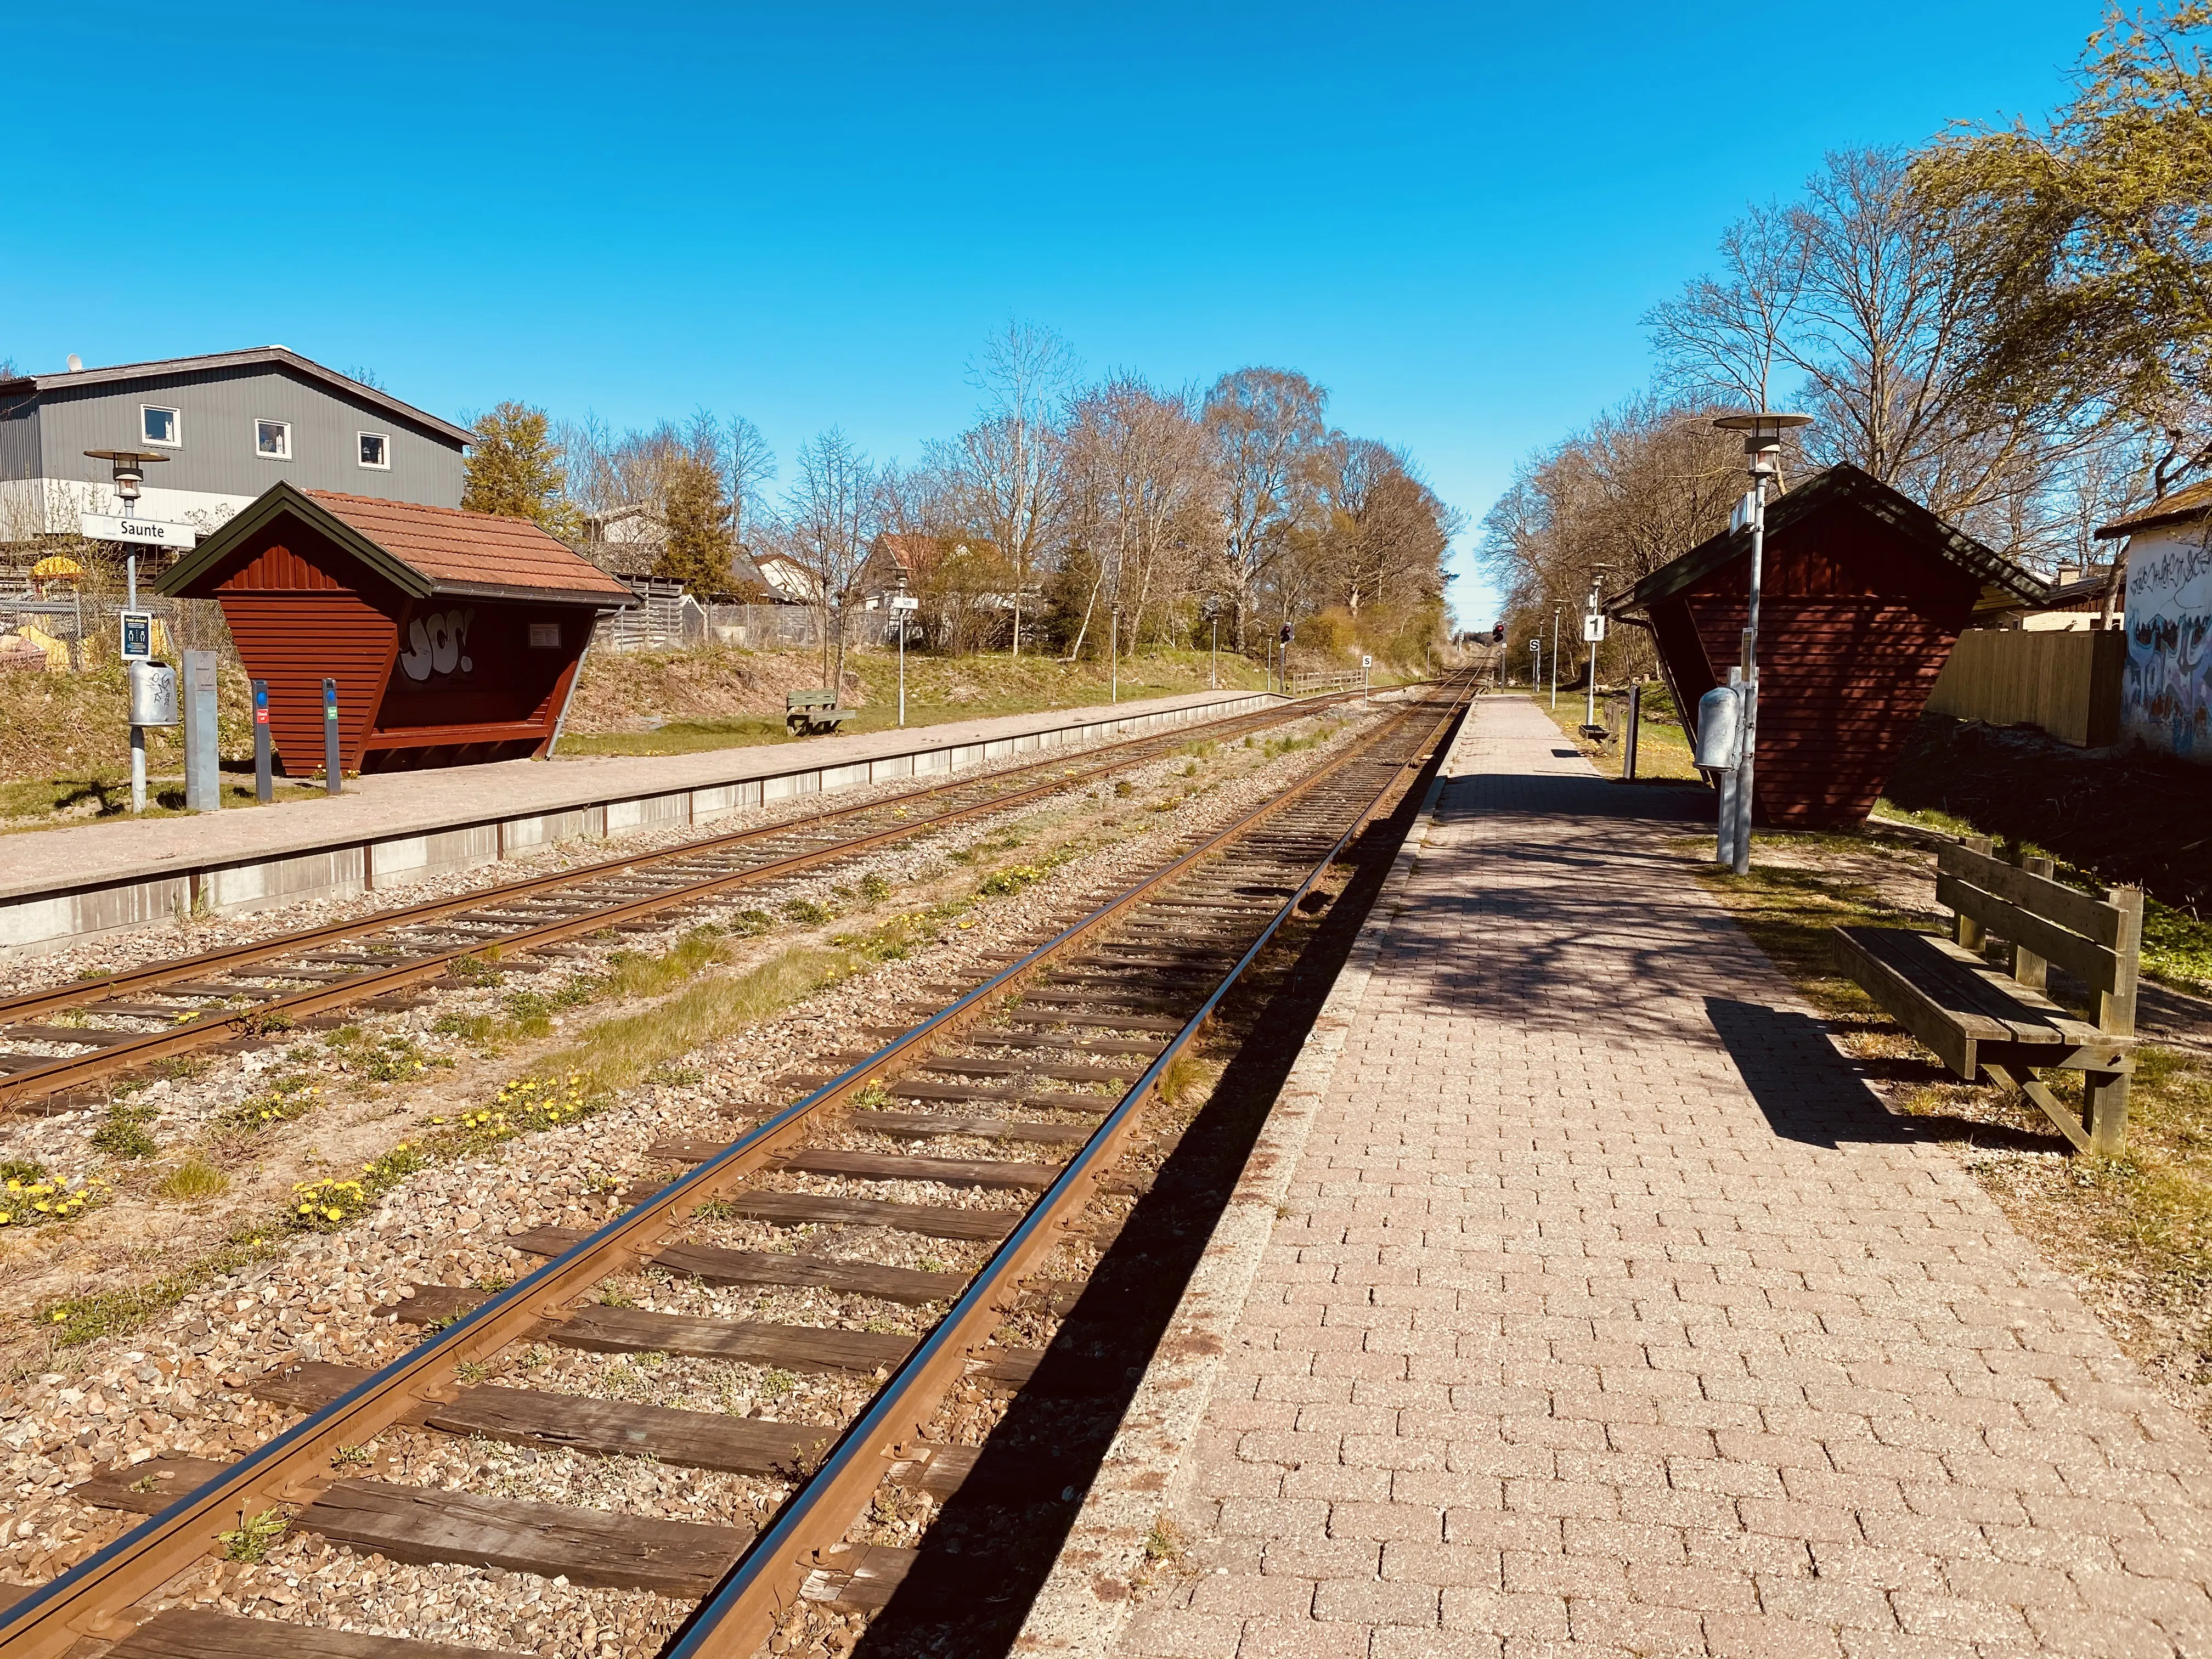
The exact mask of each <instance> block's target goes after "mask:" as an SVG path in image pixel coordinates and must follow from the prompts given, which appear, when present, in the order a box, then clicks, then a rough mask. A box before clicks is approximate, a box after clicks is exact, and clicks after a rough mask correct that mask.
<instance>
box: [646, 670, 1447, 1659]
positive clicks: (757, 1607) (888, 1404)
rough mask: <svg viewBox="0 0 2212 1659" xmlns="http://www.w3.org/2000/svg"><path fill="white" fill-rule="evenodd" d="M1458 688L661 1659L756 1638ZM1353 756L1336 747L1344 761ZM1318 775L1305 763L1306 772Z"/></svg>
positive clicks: (713, 1657)
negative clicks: (1172, 1068) (1178, 1058)
mask: <svg viewBox="0 0 2212 1659" xmlns="http://www.w3.org/2000/svg"><path fill="white" fill-rule="evenodd" d="M1469 697H1470V694H1468V693H1467V692H1466V691H1464V690H1462V691H1460V692H1458V693H1456V694H1455V696H1454V699H1453V702H1452V703H1451V706H1450V708H1449V709H1448V710H1447V711H1446V713H1445V714H1443V716H1442V718H1440V719H1439V720H1438V721H1437V725H1436V726H1435V729H1434V731H1433V732H1431V740H1430V742H1429V743H1428V744H1426V745H1424V747H1425V748H1426V749H1427V750H1428V752H1425V753H1421V754H1419V755H1418V756H1417V757H1412V758H1409V759H1407V761H1405V762H1403V763H1401V764H1400V765H1398V766H1396V767H1395V768H1393V769H1392V771H1391V774H1390V776H1389V778H1388V779H1387V780H1386V781H1384V782H1383V784H1382V786H1381V787H1379V788H1377V789H1376V792H1375V793H1374V795H1373V796H1372V797H1371V798H1370V799H1369V801H1368V802H1367V804H1366V805H1364V806H1363V807H1362V808H1361V809H1360V811H1359V812H1358V815H1357V816H1356V817H1354V819H1353V820H1352V823H1351V824H1350V825H1349V826H1348V827H1347V828H1346V829H1345V830H1344V832H1343V833H1342V834H1341V835H1340V836H1338V837H1337V839H1336V840H1335V842H1334V843H1332V844H1331V845H1330V847H1329V848H1328V851H1327V852H1326V853H1323V854H1322V855H1321V856H1320V857H1319V858H1318V859H1317V860H1315V862H1314V865H1313V867H1312V868H1311V869H1310V871H1309V872H1307V874H1306V876H1305V878H1304V880H1302V881H1301V882H1299V884H1298V885H1297V890H1296V891H1295V892H1293V893H1292V894H1291V896H1289V897H1288V898H1286V899H1285V900H1284V901H1283V902H1282V903H1281V904H1280V905H1279V907H1277V908H1276V910H1275V913H1274V915H1273V916H1272V917H1270V918H1269V919H1268V921H1267V925H1266V926H1265V927H1262V928H1261V931H1260V933H1259V936H1258V937H1257V938H1256V939H1254V940H1253V941H1252V943H1251V945H1249V946H1248V947H1247V948H1246V950H1245V951H1244V952H1243V954H1242V955H1241V956H1240V957H1237V962H1236V963H1235V965H1234V966H1232V967H1231V968H1230V969H1229V970H1228V971H1227V972H1226V973H1225V975H1223V976H1222V977H1221V979H1220V980H1219V981H1218V982H1217V983H1216V984H1215V986H1214V987H1213V989H1212V992H1211V993H1209V994H1208V995H1207V996H1206V1000H1205V1002H1204V1003H1202V1004H1201V1005H1200V1007H1199V1009H1198V1011H1197V1012H1195V1013H1194V1014H1193V1015H1191V1017H1190V1018H1189V1019H1188V1020H1187V1021H1186V1022H1185V1023H1184V1024H1183V1027H1182V1030H1180V1031H1178V1032H1177V1033H1176V1035H1175V1036H1174V1037H1172V1038H1171V1039H1170V1041H1169V1042H1168V1044H1167V1046H1166V1047H1165V1048H1163V1049H1162V1050H1161V1052H1160V1053H1159V1054H1158V1055H1157V1056H1155V1057H1154V1059H1153V1060H1152V1063H1151V1064H1150V1065H1149V1066H1146V1069H1145V1072H1144V1074H1143V1076H1142V1077H1140V1078H1139V1079H1138V1080H1137V1081H1136V1082H1135V1083H1134V1084H1133V1085H1130V1087H1129V1090H1128V1092H1127V1094H1125V1095H1123V1096H1122V1097H1121V1103H1120V1104H1119V1105H1117V1106H1116V1107H1115V1109H1114V1110H1113V1111H1112V1112H1111V1113H1110V1114H1109V1115H1108V1116H1107V1117H1106V1118H1105V1120H1104V1121H1103V1122H1101V1123H1100V1125H1099V1127H1097V1130H1096V1131H1095V1132H1093V1133H1092V1134H1091V1139H1089V1140H1087V1141H1085V1143H1084V1145H1083V1146H1082V1148H1081V1149H1080V1150H1079V1152H1077V1153H1076V1154H1075V1156H1074V1157H1073V1158H1071V1159H1069V1161H1068V1162H1067V1164H1066V1166H1065V1167H1063V1168H1062V1169H1061V1170H1060V1175H1059V1176H1058V1178H1057V1179H1056V1180H1054V1182H1053V1183H1052V1185H1051V1186H1050V1187H1048V1188H1046V1190H1045V1192H1044V1194H1043V1195H1042V1197H1040V1198H1039V1199H1038V1200H1037V1201H1036V1204H1034V1205H1033V1206H1030V1210H1029V1212H1028V1213H1027V1214H1026V1215H1024V1217H1023V1218H1022V1221H1021V1223H1020V1225H1018V1226H1017V1227H1016V1228H1015V1229H1014V1231H1012V1233H1011V1234H1009V1235H1008V1236H1007V1237H1006V1241H1005V1242H1004V1243H1002V1244H1001V1245H1000V1247H999V1249H997V1250H996V1251H995V1252H994V1254H993V1255H992V1257H991V1259H990V1261H987V1263H985V1264H984V1266H983V1267H982V1269H981V1271H980V1272H979V1273H976V1275H975V1278H974V1279H970V1280H969V1284H968V1288H967V1289H966V1290H965V1291H963V1292H962V1293H961V1295H960V1297H959V1299H958V1300H957V1301H956V1302H955V1303H954V1304H953V1305H952V1307H951V1309H950V1310H947V1312H946V1313H945V1317H944V1318H943V1319H941V1320H939V1322H938V1323H937V1326H936V1328H934V1329H933V1330H932V1331H931V1332H930V1334H929V1335H928V1336H927V1337H925V1338H924V1339H923V1340H922V1341H921V1343H920V1344H919V1345H918V1346H916V1347H915V1350H914V1352H912V1353H910V1354H908V1356H907V1358H905V1359H904V1360H903V1361H902V1362H901V1364H899V1366H898V1368H897V1369H896V1370H895V1371H893V1373H892V1374H891V1376H890V1378H889V1379H888V1380H887V1381H886V1382H885V1383H884V1386H883V1387H882V1388H881V1389H878V1391H877V1393H876V1395H875V1397H874V1399H873V1400H872V1401H870V1402H869V1405H868V1407H867V1409H866V1411H864V1412H863V1413H861V1415H860V1417H859V1418H857V1419H854V1422H853V1424H852V1425H850V1426H849V1427H848V1429H847V1430H846V1431H845V1433H844V1434H843V1436H842V1437H840V1439H839V1440H838V1442H837V1443H836V1446H835V1447H833V1448H832V1449H831V1450H830V1452H829V1455H828V1456H827V1457H826V1458H825V1459H824V1460H823V1462H822V1464H821V1465H820V1467H819V1468H817V1470H816V1471H815V1473H814V1474H812V1475H811V1476H810V1477H809V1478H808V1480H806V1482H805V1485H804V1486H801V1487H800V1488H799V1491H798V1492H794V1493H793V1495H792V1496H791V1498H788V1499H787V1501H786V1502H785V1504H784V1505H783V1507H782V1509H781V1510H779V1511H778V1512H777V1515H776V1516H775V1520H774V1521H773V1522H770V1523H769V1526H768V1528H766V1529H765V1530H763V1532H762V1533H760V1534H759V1535H758V1536H757V1537H756V1538H755V1539H754V1540H753V1541H752V1542H751V1543H750V1545H748V1546H747V1547H746V1548H745V1551H744V1553H743V1554H742V1555H740V1556H739V1557H738V1559H737V1561H736V1563H735V1564H734V1565H732V1567H731V1569H730V1571H729V1573H728V1574H727V1575H726V1577H724V1578H723V1580H722V1582H721V1583H720V1584H719V1585H718V1586H717V1587H716V1588H715V1589H714V1592H713V1594H712V1595H709V1596H708V1599H707V1600H706V1601H702V1602H701V1603H700V1604H699V1606H698V1607H696V1608H695V1609H694V1610H693V1612H692V1614H691V1617H690V1619H689V1620H686V1621H685V1623H684V1627H683V1628H682V1630H680V1631H679V1632H678V1638H677V1640H676V1641H675V1642H674V1643H673V1644H671V1645H670V1646H669V1647H668V1648H666V1649H665V1650H664V1659H746V1656H749V1655H750V1654H752V1653H753V1652H754V1651H755V1650H757V1648H758V1647H759V1646H760V1644H762V1643H763V1642H764V1641H766V1640H767V1639H768V1638H769V1634H770V1633H771V1632H772V1630H773V1628H774V1626H775V1621H776V1620H777V1619H778V1618H779V1617H780V1616H781V1614H782V1613H784V1612H785V1611H786V1610H787V1608H788V1607H790V1606H791V1605H792V1604H793V1602H794V1601H796V1600H797V1598H798V1594H799V1585H800V1584H801V1583H803V1582H804V1581H805V1577H806V1575H807V1573H808V1572H810V1571H812V1570H813V1569H814V1568H815V1567H816V1566H817V1565H821V1562H820V1552H822V1551H823V1550H825V1549H827V1548H828V1547H830V1546H831V1545H834V1544H836V1543H837V1542H838V1541H840V1540H842V1538H843V1537H844V1535H845V1534H846V1532H847V1531H848V1529H849V1528H851V1526H852V1524H853V1517H854V1516H855V1515H857V1514H858V1513H860V1510H861V1509H863V1508H864V1507H865V1506H866V1504H867V1502H868V1499H869V1498H870V1496H871V1494H872V1493H873V1492H875V1490H876V1488H877V1487H878V1486H879V1485H881V1484H882V1481H883V1480H884V1475H885V1474H886V1473H887V1472H888V1471H889V1469H890V1462H891V1461H892V1460H893V1459H896V1458H898V1457H901V1456H903V1455H909V1454H910V1453H911V1452H912V1451H913V1450H914V1449H915V1447H913V1446H912V1445H911V1444H910V1443H908V1442H909V1440H910V1439H918V1438H919V1437H921V1434H922V1432H923V1431H925V1430H926V1429H927V1427H928V1425H929V1422H930V1419H932V1418H933V1416H934V1415H935V1414H936V1412H937V1410H938V1408H939V1405H940V1404H941V1403H942V1401H943V1398H944V1395H945V1392H946V1390H947V1389H950V1387H951V1385H952V1384H953V1383H955V1382H957V1380H958V1379H959V1377H960V1376H962V1375H963V1374H964V1373H965V1370H966V1366H967V1362H968V1360H969V1358H973V1357H975V1355H976V1354H977V1353H978V1352H980V1351H981V1348H982V1346H983V1345H982V1339H983V1338H986V1337H987V1336H988V1335H989V1334H991V1331H992V1329H993V1328H994V1327H995V1326H996V1325H997V1323H998V1322H999V1321H1000V1320H1001V1319H1003V1318H1004V1317H1006V1316H1007V1315H1009V1314H1011V1313H1012V1312H1013V1311H1014V1309H1015V1304H1016V1299H1017V1293H1018V1285H1019V1283H1020V1281H1021V1280H1022V1279H1025V1278H1027V1277H1028V1276H1029V1275H1030V1273H1032V1272H1034V1271H1035V1270H1036V1267H1038V1265H1040V1263H1041V1262H1042V1259H1043V1258H1044V1257H1045V1256H1046V1255H1048V1254H1049V1253H1050V1252H1051V1251H1052V1250H1053V1249H1054V1248H1056V1247H1057V1246H1058V1244H1059V1243H1060V1236H1061V1234H1062V1233H1063V1232H1064V1231H1065V1230H1066V1228H1067V1227H1068V1226H1070V1225H1073V1221H1074V1219H1075V1218H1077V1217H1079V1215H1080V1214H1081V1213H1082V1212H1083V1209H1084V1207H1085V1206H1086V1205H1087V1204H1088V1203H1089V1202H1090V1200H1091V1197H1092V1195H1093V1194H1094V1193H1095V1192H1096V1190H1097V1184H1098V1182H1099V1181H1100V1180H1102V1179H1103V1177H1104V1176H1105V1175H1106V1174H1107V1172H1108V1171H1109V1169H1110V1168H1111V1166H1112V1164H1113V1163H1114V1162H1115V1158H1116V1157H1117V1156H1118V1155H1119V1153H1120V1152H1121V1148H1122V1146H1123V1144H1124V1142H1125V1141H1126V1140H1127V1138H1128V1136H1129V1134H1130V1133H1132V1132H1133V1128H1134V1127H1135V1124H1136V1121H1137V1115H1138V1113H1139V1110H1140V1109H1142V1108H1143V1106H1144V1105H1145V1104H1146V1102H1147V1101H1148V1100H1149V1098H1150V1097H1151V1096H1152V1093H1153V1092H1154V1091H1156V1090H1157V1089H1158V1087H1159V1084H1160V1079H1162V1078H1163V1077H1164V1075H1165V1074H1166V1072H1167V1069H1168V1067H1169V1066H1170V1065H1171V1064H1172V1063H1173V1062H1174V1060H1175V1059H1176V1056H1177V1055H1179V1054H1182V1051H1183V1050H1184V1049H1185V1048H1188V1046H1189V1044H1190V1043H1191V1042H1192V1041H1193V1040H1194V1038H1196V1037H1197V1036H1198V1035H1199V1033H1200V1031H1202V1030H1204V1029H1205V1027H1206V1024H1208V1023H1209V1022H1210V1021H1211V1020H1212V1018H1213V1016H1214V1013H1215V1011H1216V1010H1217V1009H1218V1007H1219V1006H1220V1005H1221V1001H1222V999H1223V998H1224V997H1225V996H1227V995H1228V994H1229V993H1230V991H1231V989H1233V988H1234V987H1235V986H1236V984H1237V981H1238V980H1240V979H1242V978H1243V975H1244V974H1245V972H1246V970H1247V969H1249V968H1250V967H1251V965H1252V964H1253V963H1255V961H1257V960H1258V959H1259V957H1260V953H1261V951H1264V950H1265V949H1266V948H1267V944H1268V942H1269V941H1270V940H1271V939H1273V938H1274V936H1275V934H1276V933H1277V932H1279V930H1280V929H1281V927H1282V926H1283V924H1284V923H1285V922H1286V921H1289V920H1290V919H1291V916H1292V915H1294V914H1295V913H1296V910H1297V903H1298V901H1299V900H1300V899H1302V898H1304V896H1306V894H1307V893H1309V892H1310V891H1311V890H1312V889H1313V884H1315V883H1316V881H1318V880H1319V879H1320V878H1321V877H1322V874H1323V873H1324V872H1326V871H1327V870H1328V866H1330V864H1332V863H1333V862H1334V860H1336V858H1337V856H1338V854H1340V853H1341V852H1342V851H1343V850H1344V848H1346V846H1347V845H1348V844H1349V843H1350V842H1351V841H1352V838H1353V837H1354V836H1357V835H1358V833H1359V832H1360V831H1361V830H1362V829H1365V828H1366V826H1367V824H1368V823H1369V822H1370V820H1371V819H1372V817H1373V816H1374V813H1375V811H1376V809H1377V808H1378V807H1379V806H1380V805H1382V802H1383V799H1384V797H1386V796H1387V795H1388V794H1389V792H1390V790H1391V788H1392V787H1394V786H1395V784H1396V782H1397V781H1398V780H1399V779H1400V778H1401V776H1403V775H1404V774H1405V772H1406V770H1407V768H1409V767H1414V768H1418V767H1420V766H1423V765H1425V764H1427V763H1431V762H1432V761H1434V760H1435V758H1436V757H1437V753H1439V752H1441V739H1442V738H1443V736H1444V735H1445V734H1446V733H1447V732H1449V729H1450V727H1451V725H1452V722H1454V721H1455V720H1458V719H1459V718H1461V716H1462V714H1464V713H1465V711H1466V708H1467V705H1468V701H1469ZM1383 735H1387V734H1378V738H1377V741H1378V743H1379V741H1380V740H1381V737H1382V736H1383ZM1354 758H1357V757H1352V756H1346V757H1344V759H1345V761H1346V763H1349V762H1350V761H1351V760H1352V759H1354ZM1320 776H1321V775H1319V774H1317V775H1316V779H1315V781H1316V782H1318V781H1319V779H1320ZM1307 793H1310V791H1309V792H1307ZM1194 856H1196V855H1194ZM1184 867H1186V866H1177V869H1178V871H1180V870H1182V868H1184Z"/></svg>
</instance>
